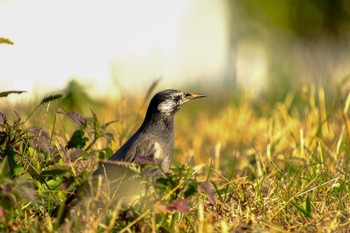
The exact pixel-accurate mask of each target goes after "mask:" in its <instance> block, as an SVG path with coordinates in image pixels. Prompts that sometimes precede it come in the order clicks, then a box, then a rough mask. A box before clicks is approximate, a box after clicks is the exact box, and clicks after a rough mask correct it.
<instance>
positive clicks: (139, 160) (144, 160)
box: [135, 156, 163, 165]
mask: <svg viewBox="0 0 350 233" xmlns="http://www.w3.org/2000/svg"><path fill="white" fill-rule="evenodd" d="M162 162H163V160H162V159H158V158H154V157H153V156H136V158H135V163H136V164H138V165H146V164H155V165H160V164H161V163H162Z"/></svg>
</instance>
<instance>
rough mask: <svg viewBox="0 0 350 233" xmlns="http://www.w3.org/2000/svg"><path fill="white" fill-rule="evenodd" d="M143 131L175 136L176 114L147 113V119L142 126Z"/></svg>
mask: <svg viewBox="0 0 350 233" xmlns="http://www.w3.org/2000/svg"><path fill="white" fill-rule="evenodd" d="M141 128H142V130H143V131H147V132H150V133H152V134H156V135H158V134H159V135H161V136H162V137H164V136H166V135H169V136H170V137H172V138H173V137H174V114H171V115H166V114H160V113H153V114H146V117H145V120H144V121H143V123H142V126H141Z"/></svg>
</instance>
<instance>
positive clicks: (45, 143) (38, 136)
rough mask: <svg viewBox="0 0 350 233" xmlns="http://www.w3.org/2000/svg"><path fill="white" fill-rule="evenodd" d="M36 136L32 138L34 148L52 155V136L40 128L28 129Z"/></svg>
mask: <svg viewBox="0 0 350 233" xmlns="http://www.w3.org/2000/svg"><path fill="white" fill-rule="evenodd" d="M28 130H29V131H30V132H31V133H32V134H33V135H34V136H33V137H32V146H33V148H35V149H39V150H41V151H44V152H46V153H49V154H50V153H51V149H50V136H49V134H48V133H47V132H46V131H45V130H43V129H42V128H39V127H30V128H29V129H28Z"/></svg>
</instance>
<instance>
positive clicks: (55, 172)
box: [40, 166, 69, 178]
mask: <svg viewBox="0 0 350 233" xmlns="http://www.w3.org/2000/svg"><path fill="white" fill-rule="evenodd" d="M67 173H69V169H68V168H66V167H59V166H55V167H51V168H48V169H45V170H43V171H41V173H40V176H42V177H54V178H55V177H58V176H62V175H66V174H67Z"/></svg>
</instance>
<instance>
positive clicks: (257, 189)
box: [0, 87, 350, 232]
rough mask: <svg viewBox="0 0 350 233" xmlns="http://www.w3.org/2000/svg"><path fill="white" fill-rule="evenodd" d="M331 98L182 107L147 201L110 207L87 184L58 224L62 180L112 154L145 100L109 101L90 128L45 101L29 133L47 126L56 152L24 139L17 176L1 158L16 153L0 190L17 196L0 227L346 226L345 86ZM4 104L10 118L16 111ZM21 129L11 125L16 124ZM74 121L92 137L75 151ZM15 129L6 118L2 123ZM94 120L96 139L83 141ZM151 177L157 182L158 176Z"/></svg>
mask: <svg viewBox="0 0 350 233" xmlns="http://www.w3.org/2000/svg"><path fill="white" fill-rule="evenodd" d="M327 98H328V96H327V93H324V91H323V89H322V88H320V89H316V88H314V87H303V88H302V89H301V90H299V91H298V92H296V93H295V94H292V93H291V94H290V95H288V96H287V97H286V99H285V100H284V101H283V102H281V103H278V104H275V105H270V104H269V103H267V102H264V101H263V100H255V101H252V100H249V98H248V97H242V98H241V101H240V102H239V103H238V104H237V103H234V102H233V100H231V99H230V98H227V99H225V98H223V101H222V102H221V103H222V104H220V105H217V102H215V100H210V98H208V99H207V100H206V101H207V102H205V101H204V100H203V101H201V102H198V103H197V104H194V105H193V107H190V106H186V107H184V109H182V110H181V112H180V113H179V114H178V116H177V117H176V140H175V144H176V148H175V160H176V162H175V165H174V167H173V169H172V171H171V174H170V175H169V176H167V177H166V178H164V179H163V183H162V185H161V186H159V187H158V189H157V191H156V192H155V194H154V195H153V199H152V201H153V202H152V205H142V203H141V205H140V203H136V204H135V206H134V207H133V208H131V209H130V210H129V212H128V213H125V212H122V211H121V210H120V208H114V207H113V206H112V207H111V208H112V209H109V210H107V209H98V208H97V209H96V208H93V206H94V205H95V204H96V203H94V200H95V199H94V197H91V196H89V195H87V196H86V197H85V198H86V202H85V204H86V203H90V204H89V205H84V207H83V208H80V209H79V210H76V212H74V215H73V216H74V217H73V218H71V219H70V220H68V221H67V223H66V224H65V225H64V226H61V227H60V228H57V223H56V222H55V218H53V217H50V213H51V211H52V209H53V208H54V206H55V205H57V204H58V203H59V202H60V201H63V200H64V197H65V194H66V193H67V192H68V191H69V189H67V187H65V184H66V183H65V182H66V179H68V178H70V179H73V180H75V181H76V182H77V181H79V180H81V179H82V180H83V179H86V177H88V174H89V172H91V171H92V170H93V169H94V168H95V167H96V166H97V161H98V159H97V158H106V157H108V156H109V155H110V153H111V152H110V151H115V150H116V149H117V148H118V147H119V146H120V145H121V144H122V143H124V142H125V140H126V139H127V138H128V137H129V136H130V135H131V134H132V133H133V131H134V130H135V129H136V128H137V127H138V125H139V123H141V120H142V115H143V112H144V110H143V109H144V108H145V105H144V104H143V101H140V100H136V99H129V97H125V98H123V99H120V100H118V101H114V102H107V103H104V105H103V106H102V107H100V108H97V109H96V110H95V111H96V115H97V116H98V122H99V123H98V127H95V129H94V126H93V123H91V125H88V126H87V127H86V128H82V126H81V125H79V124H77V123H72V122H71V120H70V119H69V118H68V117H67V116H64V115H57V114H55V112H56V111H57V109H59V103H57V102H52V103H51V102H50V103H51V105H50V106H47V105H48V104H50V103H48V104H47V103H45V104H46V105H45V106H46V107H41V108H39V109H38V110H37V111H36V112H35V113H33V115H32V117H31V118H33V116H34V119H33V120H31V119H30V121H29V122H27V123H26V124H24V125H22V126H21V127H20V128H21V129H23V130H24V134H23V135H22V137H25V136H26V135H27V132H26V129H28V127H29V125H36V126H39V127H42V128H43V129H45V131H47V132H50V133H49V138H51V142H50V146H51V147H52V148H53V150H55V151H56V152H57V153H56V154H55V153H53V152H52V153H51V152H50V153H48V152H45V151H43V150H38V149H37V148H36V147H35V146H33V144H31V143H29V144H28V146H27V147H28V148H27V149H28V150H24V149H23V148H17V149H16V151H18V153H17V154H16V156H15V157H14V158H15V161H16V162H17V163H18V164H20V165H19V166H17V168H18V171H15V173H14V174H10V175H9V172H8V171H7V170H8V168H6V166H7V164H8V163H9V162H8V160H7V159H3V161H2V163H1V171H0V172H1V174H2V177H3V178H1V179H0V201H1V202H2V203H4V201H7V202H9V200H10V202H11V203H10V204H9V206H8V207H7V206H2V207H0V229H1V230H2V231H5V232H6V231H7V232H10V231H23V232H42V231H44V232H54V231H64V232H67V231H71V232H77V231H82V232H122V231H124V232H134V231H142V232H157V231H162V232H163V231H164V232H243V231H244V232H246V231H248V232H287V231H297V232H334V231H341V232H344V231H347V229H348V228H349V224H350V220H349V219H350V214H349V208H350V206H349V205H350V204H349V203H350V197H349V193H350V192H349V188H350V186H349V152H350V150H349V140H350V120H349V118H348V115H349V114H348V110H349V105H350V95H348V96H339V97H338V99H337V100H336V101H333V103H332V104H329V102H327V101H328V99H327ZM327 103H328V104H327ZM191 104H192V103H191ZM257 105H258V106H257ZM7 109H14V110H16V111H17V112H19V114H20V115H21V114H23V115H24V114H28V113H25V111H24V110H23V109H24V108H21V107H19V106H7ZM106 109H107V110H106ZM140 109H141V110H140ZM22 110H23V111H22ZM6 114H7V115H8V116H9V118H10V116H11V113H9V111H7V112H6ZM12 115H14V114H12ZM90 115H91V114H90ZM54 116H56V117H54ZM13 118H14V119H15V117H13ZM23 118H25V117H23ZM112 120H118V122H116V123H115V124H112V125H110V126H108V127H106V128H105V129H104V130H105V132H101V126H102V125H103V124H102V123H104V122H107V121H112ZM8 121H10V120H8ZM95 123H96V122H95ZM14 128H15V126H13V125H12V124H11V127H10V129H14ZM77 129H82V131H83V132H84V133H85V136H87V137H89V141H88V143H87V145H85V147H84V146H83V147H82V149H80V152H79V153H78V157H77V155H76V154H74V153H73V150H69V151H66V152H63V151H64V150H63V149H62V148H61V145H66V143H67V141H68V140H69V139H70V137H71V135H72V133H73V132H74V131H76V130H77ZM6 130H7V131H6ZM8 130H9V129H5V128H4V127H2V132H5V133H6V132H9V131H8ZM17 130H18V129H17ZM94 130H95V131H94ZM98 130H100V131H99V132H98V133H100V134H99V137H98V139H97V140H96V141H95V143H94V144H93V145H92V146H91V147H90V148H89V149H88V150H86V146H88V144H89V142H92V141H94V135H95V136H96V131H98ZM94 132H95V133H94ZM107 133H111V134H113V136H114V141H112V142H110V141H109V140H107V138H108V137H107V136H108V135H107ZM18 137H19V136H18ZM23 143H24V142H23ZM15 146H16V145H15ZM17 146H18V145H17ZM20 146H21V147H23V144H21V145H20ZM3 148H4V145H2V150H3ZM55 148H56V149H55ZM16 151H15V152H16ZM65 153H66V154H65ZM29 155H30V156H31V157H28V156H29ZM53 155H55V156H56V157H55V156H53ZM2 156H3V157H5V156H6V154H5V155H2ZM57 156H58V157H57ZM7 157H8V156H7ZM26 159H27V162H26ZM38 160H40V161H38ZM56 160H57V161H56ZM28 161H29V162H28ZM48 161H56V162H55V166H58V165H59V166H60V167H61V168H62V167H63V168H64V169H62V171H57V173H50V175H49V176H43V174H45V173H43V170H45V169H47V168H50V166H52V163H51V164H50V163H48ZM193 161H194V162H193ZM5 163H6V164H5ZM4 164H5V165H4ZM9 164H11V163H9ZM33 170H34V171H35V170H38V171H37V172H33ZM64 171H65V172H64ZM60 172H61V173H60ZM35 174H36V175H37V176H39V178H38V177H35ZM54 176H56V177H54ZM33 177H34V178H33ZM206 181H210V183H208V182H206ZM147 182H151V184H153V185H156V184H155V183H152V182H154V181H147ZM78 183H79V182H78ZM203 184H205V185H203ZM210 184H212V186H211V185H210ZM21 185H22V186H24V187H28V188H27V190H24V191H23V188H22V191H21ZM55 185H56V186H55ZM48 187H50V188H48ZM189 190H190V191H191V190H194V191H193V192H192V193H191V192H190V191H189ZM213 190H215V195H214V194H213V193H212V191H213ZM102 193H103V190H102ZM31 197H32V198H31ZM177 199H181V200H185V204H184V205H186V203H187V204H188V207H189V210H187V209H186V208H185V210H184V209H182V208H181V207H179V206H177V205H173V201H174V200H177ZM213 199H215V201H214V200H213ZM13 200H14V201H13ZM142 200H144V199H142ZM214 202H215V203H214ZM174 206H175V207H174ZM185 207H186V206H185Z"/></svg>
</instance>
